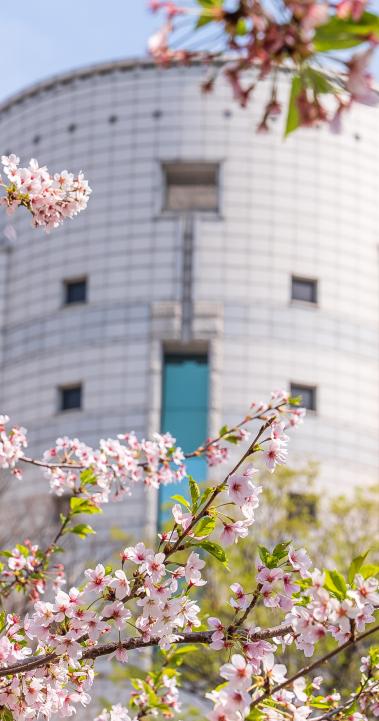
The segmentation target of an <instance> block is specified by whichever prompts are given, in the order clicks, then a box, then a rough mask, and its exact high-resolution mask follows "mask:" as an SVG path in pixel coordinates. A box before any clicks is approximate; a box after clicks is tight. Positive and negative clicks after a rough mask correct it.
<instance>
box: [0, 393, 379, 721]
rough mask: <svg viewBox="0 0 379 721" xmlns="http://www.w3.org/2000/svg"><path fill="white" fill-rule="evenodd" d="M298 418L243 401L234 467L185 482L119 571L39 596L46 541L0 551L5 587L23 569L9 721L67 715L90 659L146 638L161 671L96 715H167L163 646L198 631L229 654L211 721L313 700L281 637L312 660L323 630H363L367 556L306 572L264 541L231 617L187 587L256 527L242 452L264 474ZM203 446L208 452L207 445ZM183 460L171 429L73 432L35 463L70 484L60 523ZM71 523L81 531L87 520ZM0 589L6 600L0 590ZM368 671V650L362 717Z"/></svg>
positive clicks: (170, 675) (174, 679) (235, 590)
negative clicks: (108, 435) (283, 658)
mask: <svg viewBox="0 0 379 721" xmlns="http://www.w3.org/2000/svg"><path fill="white" fill-rule="evenodd" d="M302 418H303V412H302V411H301V410H300V409H299V408H298V407H297V406H296V405H293V400H292V399H290V398H289V397H288V394H286V393H284V392H283V391H277V392H274V393H273V394H272V397H271V400H270V402H269V403H268V404H253V406H252V408H251V413H250V416H249V419H250V420H252V419H255V420H257V419H259V421H260V424H261V425H260V429H259V431H258V433H257V434H256V435H255V436H254V439H253V440H252V441H251V442H250V446H249V447H248V449H247V451H246V452H245V453H244V454H243V456H242V458H241V460H240V462H239V463H238V464H237V465H236V466H235V468H234V470H233V471H231V472H229V474H228V475H226V478H225V479H224V480H223V481H221V482H220V483H219V484H218V485H216V486H214V487H207V488H205V490H204V491H203V492H202V491H201V489H200V487H199V486H198V485H197V483H196V481H195V480H194V479H192V478H189V497H190V499H191V500H187V498H185V497H184V496H178V495H176V496H175V498H174V500H175V501H176V502H175V504H174V505H173V508H172V516H173V520H172V521H171V523H170V524H169V528H167V529H165V530H164V531H162V532H161V533H159V534H158V539H157V544H156V546H155V547H154V546H153V545H150V546H146V545H145V544H144V543H143V542H140V541H138V542H137V543H135V545H131V546H127V547H126V548H124V549H123V550H122V552H121V553H120V559H121V565H120V567H119V568H112V567H111V566H109V567H105V566H104V565H103V564H101V563H98V564H97V565H95V567H94V568H87V569H86V570H85V571H84V579H83V581H82V582H81V583H80V585H78V587H72V588H69V589H68V590H67V591H65V590H63V588H62V586H63V584H64V576H63V573H62V572H58V573H57V574H56V577H55V578H54V582H53V586H52V588H51V589H49V593H53V594H54V595H53V596H49V595H48V594H46V600H41V598H40V595H41V594H42V593H43V592H44V591H46V590H47V589H46V584H45V583H44V577H43V575H42V577H40V576H39V571H40V565H41V564H42V566H43V567H46V568H47V567H48V565H49V561H50V554H51V553H52V552H53V551H52V549H53V548H54V543H56V541H55V542H54V543H53V544H52V545H51V546H50V549H49V550H48V551H46V552H45V553H43V552H41V550H40V549H39V548H38V546H33V545H32V544H31V543H30V542H29V541H28V542H25V545H24V546H15V548H14V549H13V550H11V551H9V552H7V553H6V554H4V555H5V558H6V562H5V563H6V564H7V565H5V564H4V568H3V569H2V574H3V575H5V578H6V580H7V579H8V580H9V583H10V584H11V585H12V583H13V582H15V588H16V590H19V589H18V586H20V587H22V585H23V584H24V583H26V582H27V580H28V578H29V577H31V579H32V587H33V591H34V595H33V594H32V599H33V600H34V604H33V608H32V609H31V611H30V612H29V613H27V614H26V615H25V616H24V618H23V619H21V618H20V617H18V616H17V615H16V614H14V613H11V612H8V613H6V614H4V622H3V623H2V629H1V631H0V709H1V708H2V709H5V710H6V711H7V712H9V713H10V714H11V717H12V718H13V719H14V720H15V721H21V719H31V721H33V719H35V720H36V721H37V719H38V718H40V717H43V718H45V719H47V721H49V720H50V719H52V718H54V717H59V718H65V717H69V716H72V715H73V714H74V713H75V710H76V708H77V707H78V706H80V705H81V706H83V707H86V706H87V705H88V704H89V702H90V692H91V687H92V685H93V682H94V678H95V670H94V659H95V658H96V657H97V656H99V655H104V654H108V655H109V654H110V655H111V657H113V658H114V659H115V660H116V661H118V662H119V663H128V660H129V659H128V655H129V652H130V650H131V649H134V648H139V647H142V646H148V645H155V646H159V648H160V652H161V654H162V655H163V658H164V666H163V668H162V669H161V670H158V671H157V672H154V671H152V672H150V673H149V674H148V675H147V676H146V679H145V680H143V681H142V680H141V679H134V680H133V683H132V685H133V689H134V690H133V691H132V693H131V696H130V702H129V706H130V710H129V708H128V707H126V706H122V705H120V704H116V705H115V706H113V707H112V708H111V709H110V710H104V711H103V712H102V713H101V714H100V716H98V717H97V721H133V720H134V719H136V718H142V717H145V716H147V715H150V714H151V715H153V716H154V715H156V714H157V712H158V711H161V712H162V713H163V715H164V716H166V717H171V716H172V714H173V713H175V712H177V711H179V709H180V702H179V697H178V688H177V683H178V674H177V672H176V671H175V669H174V668H173V667H170V663H169V661H170V658H171V656H170V655H171V654H172V651H173V649H175V648H176V644H181V643H188V642H189V643H191V641H193V642H194V643H196V639H197V638H198V639H199V641H200V642H201V643H207V644H209V646H210V648H211V649H212V650H214V651H219V652H222V651H225V650H227V651H228V654H230V662H228V663H225V664H222V665H221V668H220V676H221V678H222V679H223V680H224V681H225V683H223V684H222V685H221V686H220V687H217V688H216V689H215V690H213V691H212V692H210V693H209V695H208V698H209V699H210V700H211V701H212V702H213V706H214V708H213V710H212V711H211V712H210V713H209V715H208V718H209V719H210V721H243V719H244V718H246V716H248V714H249V713H250V709H251V708H253V707H254V706H258V707H259V712H260V714H261V715H262V718H263V719H265V720H266V719H267V721H287V720H288V718H290V719H291V720H292V721H305V719H307V718H309V717H310V716H311V714H312V709H313V705H314V706H315V707H316V708H317V704H320V699H318V698H317V697H315V695H314V694H315V691H317V689H318V686H317V682H316V681H315V680H313V682H310V683H306V681H305V679H303V678H296V679H294V681H293V682H292V680H291V677H290V676H289V674H288V672H287V669H286V667H285V665H284V664H282V663H280V662H278V661H280V658H278V656H279V654H280V653H281V649H282V646H283V645H291V644H293V645H295V647H296V648H297V649H298V650H299V651H301V652H302V653H303V654H304V655H306V656H310V655H313V652H314V648H315V646H316V644H317V642H318V641H319V640H320V639H322V638H323V637H325V636H329V637H330V638H331V639H333V640H334V641H335V642H336V644H337V648H338V647H343V645H344V644H345V643H353V642H354V641H355V637H356V634H359V633H362V632H364V631H365V630H366V627H367V626H368V625H369V624H371V623H372V621H373V620H374V615H375V611H376V609H377V608H378V606H379V592H378V581H377V579H376V578H375V577H374V576H375V574H374V573H373V572H372V568H370V566H367V567H365V566H364V557H360V558H359V559H355V560H354V561H353V564H352V567H351V569H349V576H348V580H345V578H344V577H343V576H342V575H341V574H339V573H338V572H337V571H328V570H326V571H320V570H318V569H315V568H313V567H312V562H311V559H310V558H309V556H308V554H307V552H306V551H305V549H303V548H296V547H295V546H294V545H293V544H291V543H290V542H281V543H278V544H277V545H276V546H275V547H274V548H273V549H272V550H269V549H267V548H265V547H263V546H259V557H260V559H259V561H258V563H257V569H256V574H255V581H254V584H253V585H252V588H250V589H245V588H243V587H242V585H241V584H240V583H239V582H238V580H235V581H234V582H233V583H232V584H231V586H230V589H231V592H232V595H231V597H230V599H229V605H230V608H231V609H232V621H231V622H230V621H229V622H228V623H225V622H224V621H222V620H221V619H219V618H217V617H208V618H207V616H205V615H204V614H203V613H202V611H201V596H200V597H199V594H198V591H199V589H201V588H202V587H203V586H205V584H206V583H207V576H206V555H207V554H211V555H212V556H214V557H215V558H217V560H218V561H220V562H221V563H224V564H225V563H226V561H227V559H226V554H225V551H224V547H225V546H227V545H228V544H230V543H233V542H237V541H238V540H240V539H243V538H244V537H246V536H247V534H248V531H249V527H250V526H251V524H252V523H253V522H254V513H255V511H256V509H257V507H258V504H259V497H260V494H261V493H262V488H261V487H260V486H259V485H256V484H255V483H254V480H255V477H256V475H257V474H258V471H257V469H256V468H255V466H254V465H253V463H252V461H251V457H252V456H253V455H254V454H257V453H261V454H262V456H263V458H264V460H265V462H266V464H267V466H268V467H269V469H270V470H274V468H275V466H276V464H277V463H283V462H285V460H286V456H287V444H288V440H289V439H288V436H287V434H286V431H287V430H288V429H289V428H291V427H292V426H295V425H297V424H298V423H299V422H300V421H301V420H302ZM245 420H246V419H245ZM5 422H6V419H5V417H3V433H4V438H5V441H6V442H5V444H4V447H5V449H6V450H5V451H4V458H5V461H4V462H5V463H6V464H7V465H8V466H13V468H15V467H16V465H17V463H18V461H20V460H21V459H22V458H24V457H23V456H22V455H20V454H21V453H22V448H23V444H21V450H20V451H19V452H16V453H15V449H14V446H15V447H16V448H17V442H16V441H15V440H13V445H12V440H11V441H9V443H8V437H10V438H11V439H12V438H13V435H12V431H11V432H10V433H9V434H7V433H6V431H5ZM240 426H241V424H240ZM233 434H234V436H237V440H238V441H239V442H240V441H241V440H247V438H244V434H242V435H239V436H238V427H236V428H234V429H229V428H227V427H223V429H221V432H220V434H219V437H218V438H217V439H215V444H217V443H219V442H220V439H224V441H225V440H227V439H228V437H232V436H233ZM233 441H234V438H233ZM249 441H250V439H249ZM210 443H212V444H213V441H210ZM208 445H209V444H208ZM200 451H201V452H203V453H205V454H206V452H207V444H205V446H203V447H201V449H200ZM24 460H25V461H26V462H28V461H30V459H26V458H24ZM184 460H185V458H184V455H183V453H182V452H181V450H180V449H178V448H176V446H175V440H174V439H173V438H172V437H171V436H170V435H169V434H165V435H159V434H156V435H155V436H154V438H153V440H152V441H138V439H137V438H136V436H135V434H133V433H131V434H126V435H122V436H119V437H118V438H117V440H108V441H101V442H100V445H99V449H97V450H92V449H91V448H89V447H88V446H86V445H85V444H82V443H81V442H80V441H79V440H77V439H68V438H62V439H59V441H58V442H57V444H56V446H55V447H54V448H52V449H50V450H49V451H48V452H46V454H45V455H44V457H43V460H42V461H41V464H42V466H43V468H44V469H45V471H46V472H47V474H48V475H49V478H50V480H51V482H52V484H53V486H54V487H55V489H56V491H58V492H60V490H61V488H69V489H71V490H72V491H73V494H74V495H73V498H72V499H71V501H72V502H71V504H70V505H71V507H70V512H69V514H68V516H67V517H66V518H65V519H64V521H63V526H62V528H64V529H66V530H69V529H70V526H69V523H70V522H71V518H72V516H75V515H76V513H80V514H82V513H86V512H89V513H91V512H92V506H91V505H90V504H89V501H91V502H92V503H94V504H96V503H97V504H100V503H103V502H104V501H105V500H108V497H111V496H112V494H113V495H115V496H116V497H117V489H118V491H119V492H125V490H126V487H127V486H128V485H129V484H130V485H131V482H134V481H142V482H145V484H146V485H147V486H154V487H156V486H157V485H159V484H160V483H166V482H169V481H170V480H171V479H172V477H174V478H175V474H176V473H178V472H180V473H183V468H184ZM83 468H84V470H82V469H83ZM60 474H62V475H60ZM170 474H174V476H172V475H170ZM94 486H95V490H93V487H94ZM115 489H116V490H115ZM78 496H79V497H78ZM224 499H225V503H224V502H223V500H224ZM219 500H221V501H222V502H221V503H220V505H218V501H219ZM225 508H227V515H225V513H224V509H225ZM70 514H71V515H70ZM78 529H79V530H80V532H81V533H83V534H84V535H85V532H86V529H87V527H86V526H83V525H79V527H77V529H76V530H78ZM74 531H75V529H74ZM74 531H73V532H74ZM56 538H57V537H56ZM220 542H221V544H220ZM177 554H179V555H177ZM58 571H59V569H58ZM374 571H375V568H374ZM0 580H1V579H0ZM0 596H3V598H4V600H5V599H6V598H8V597H9V596H7V595H6V594H4V593H3V591H2V588H1V585H0ZM50 598H51V600H49V599H50ZM257 604H261V605H263V606H265V607H266V608H267V609H271V610H272V611H273V612H274V611H275V613H276V614H277V616H278V615H279V619H280V624H279V625H276V626H273V627H272V628H269V629H263V630H261V629H260V628H257V627H255V626H251V624H250V622H249V614H250V612H251V611H252V609H253V608H254V607H255V606H256V605H257ZM229 616H230V611H229ZM204 628H208V629H209V630H206V631H204V630H203V629H204ZM105 639H106V641H107V643H103V640H105ZM15 664H16V667H15V668H14V665H15ZM17 664H21V667H20V666H17ZM376 666H377V660H375V659H374V657H372V656H370V659H369V661H363V662H362V669H363V671H362V673H363V675H364V678H365V681H364V685H363V686H362V687H361V689H360V691H359V696H356V699H357V701H358V700H359V703H360V707H361V709H362V714H361V716H362V717H361V718H358V717H357V718H355V719H354V721H365V718H366V716H365V713H366V710H367V713H369V712H370V713H371V712H373V713H375V712H376V710H377V708H378V704H377V703H376V700H375V699H376V696H375V694H376V691H377V687H376V686H375V683H374V680H375V679H374V676H373V669H374V667H375V668H376ZM316 687H317V688H316ZM337 702H338V698H337V695H336V694H335V695H334V696H333V697H332V696H330V694H329V696H328V697H323V700H322V703H324V704H327V708H328V709H330V708H333V704H335V703H337Z"/></svg>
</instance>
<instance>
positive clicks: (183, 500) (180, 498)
mask: <svg viewBox="0 0 379 721" xmlns="http://www.w3.org/2000/svg"><path fill="white" fill-rule="evenodd" d="M171 500H172V501H178V503H180V504H181V505H182V506H185V508H188V510H189V511H190V510H191V505H190V503H189V502H188V501H187V499H186V498H184V496H180V495H179V494H178V495H176V496H171Z"/></svg>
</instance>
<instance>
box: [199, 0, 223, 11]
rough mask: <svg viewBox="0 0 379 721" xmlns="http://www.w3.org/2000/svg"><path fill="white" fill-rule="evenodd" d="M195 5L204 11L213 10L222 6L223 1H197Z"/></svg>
mask: <svg viewBox="0 0 379 721" xmlns="http://www.w3.org/2000/svg"><path fill="white" fill-rule="evenodd" d="M197 3H198V5H201V7H202V8H205V9H206V10H214V9H215V8H220V7H221V6H222V3H223V0H197Z"/></svg>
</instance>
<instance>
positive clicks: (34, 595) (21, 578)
mask: <svg viewBox="0 0 379 721" xmlns="http://www.w3.org/2000/svg"><path fill="white" fill-rule="evenodd" d="M0 555H2V556H3V557H4V559H5V561H4V563H1V564H0V595H1V593H4V590H5V589H7V590H8V589H11V588H13V587H15V586H16V585H17V586H18V587H20V588H23V589H25V590H28V593H29V597H30V599H31V600H34V601H37V600H38V599H39V597H40V595H41V594H44V593H45V591H46V587H47V579H46V577H45V574H44V573H43V572H42V571H43V568H44V566H45V565H46V561H47V559H46V553H45V552H44V551H43V550H42V549H41V548H40V547H39V545H38V544H32V543H31V541H30V540H29V539H26V540H25V541H24V543H23V544H17V546H15V548H13V549H12V550H10V551H8V550H6V551H1V552H0ZM49 582H50V583H49V585H51V588H52V590H53V591H57V590H59V589H60V588H61V587H62V586H64V585H65V583H66V578H65V573H64V566H63V564H62V563H56V564H55V565H54V566H53V567H52V568H50V571H49Z"/></svg>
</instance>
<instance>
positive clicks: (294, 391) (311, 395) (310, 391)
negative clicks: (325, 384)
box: [291, 383, 316, 411]
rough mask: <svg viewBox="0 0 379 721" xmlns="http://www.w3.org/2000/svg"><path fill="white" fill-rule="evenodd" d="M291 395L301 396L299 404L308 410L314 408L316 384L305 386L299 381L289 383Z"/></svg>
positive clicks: (294, 396)
mask: <svg viewBox="0 0 379 721" xmlns="http://www.w3.org/2000/svg"><path fill="white" fill-rule="evenodd" d="M291 396H292V397H293V398H297V397H298V396H301V401H300V405H301V406H302V408H306V409H307V410H308V411H315V410H316V386H305V385H300V384H299V383H291Z"/></svg>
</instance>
